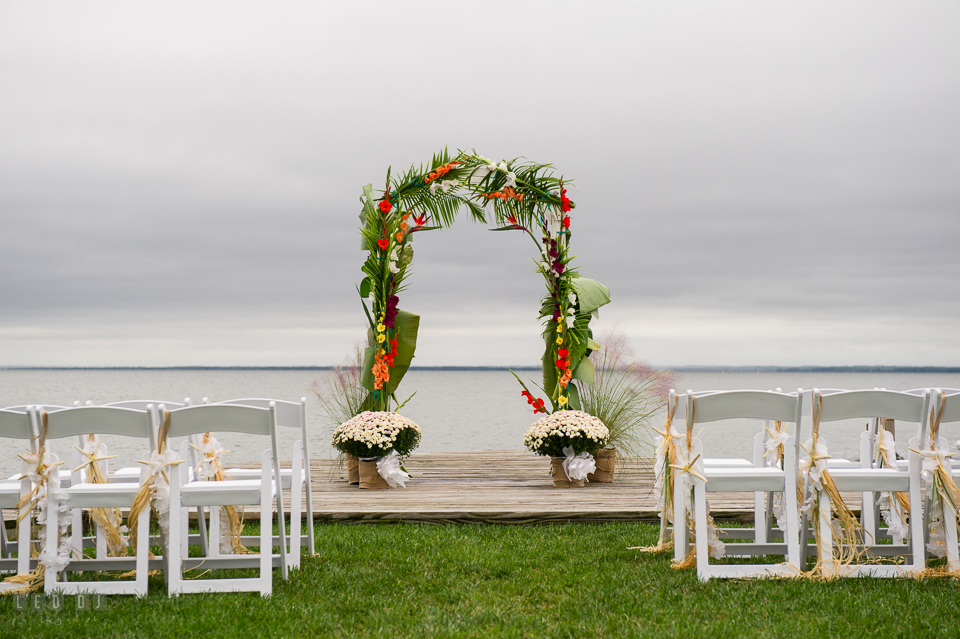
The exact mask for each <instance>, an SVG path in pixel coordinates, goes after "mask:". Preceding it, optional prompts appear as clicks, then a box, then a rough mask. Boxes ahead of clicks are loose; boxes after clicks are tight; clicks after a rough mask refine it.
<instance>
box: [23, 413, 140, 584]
mask: <svg viewBox="0 0 960 639" xmlns="http://www.w3.org/2000/svg"><path fill="white" fill-rule="evenodd" d="M39 417H40V419H41V426H40V433H41V442H46V441H50V440H54V439H62V438H66V437H71V438H72V437H78V436H83V435H88V434H97V435H117V436H124V437H135V438H139V439H143V440H145V441H144V442H143V443H144V445H145V448H146V447H147V446H150V448H151V451H148V452H147V453H146V454H147V455H149V452H152V448H153V446H152V442H153V433H154V431H155V428H156V423H155V422H154V420H153V419H152V415H151V412H150V411H147V410H143V411H140V410H133V409H130V408H116V407H102V406H82V407H76V408H66V409H63V410H59V411H56V412H52V413H46V412H41V413H40V415H39ZM139 491H140V482H139V481H134V482H123V483H121V482H116V483H103V484H95V483H88V482H86V481H83V477H82V476H81V473H80V472H77V473H75V474H74V476H73V478H72V481H71V483H70V486H69V488H66V489H64V490H63V492H64V493H65V497H66V501H65V505H66V507H68V508H71V509H73V508H81V509H82V508H126V509H129V508H130V507H132V506H133V502H134V499H135V498H136V496H137V493H138V492H139ZM75 534H77V533H75ZM59 537H60V531H59V528H58V527H57V526H49V525H48V526H47V533H46V548H45V551H46V552H47V553H49V554H51V556H56V555H57V554H58V548H59V544H60V539H59ZM131 541H132V543H133V544H135V545H134V548H135V549H136V558H130V557H104V556H102V555H101V556H98V557H97V558H96V559H86V558H81V559H76V558H75V559H73V560H71V561H70V563H69V564H68V565H67V566H66V568H65V569H64V570H63V571H61V572H60V574H59V575H57V574H45V575H44V591H45V592H46V593H48V594H49V593H52V592H55V591H59V592H62V593H64V594H77V593H80V592H95V593H100V594H133V595H136V596H137V597H143V596H144V595H146V594H147V573H148V570H149V557H150V509H149V508H146V509H144V510H143V511H142V512H141V513H140V516H139V518H138V520H137V537H136V539H135V540H131ZM130 568H133V569H135V570H136V576H135V577H134V579H132V580H119V579H118V580H116V581H68V580H67V575H68V573H69V572H76V571H89V570H94V571H108V570H129V569H130Z"/></svg>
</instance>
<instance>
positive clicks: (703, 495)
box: [693, 481, 710, 581]
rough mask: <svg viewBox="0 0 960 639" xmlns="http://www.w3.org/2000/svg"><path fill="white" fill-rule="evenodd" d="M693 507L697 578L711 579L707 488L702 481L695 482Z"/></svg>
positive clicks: (701, 579) (702, 579)
mask: <svg viewBox="0 0 960 639" xmlns="http://www.w3.org/2000/svg"><path fill="white" fill-rule="evenodd" d="M693 484H694V486H693V509H694V512H695V518H696V524H695V528H694V533H693V534H694V537H695V539H696V544H697V578H699V579H700V581H707V580H709V579H710V548H709V544H708V541H709V539H708V536H707V490H706V487H705V486H704V485H703V483H702V482H699V481H694V482H693Z"/></svg>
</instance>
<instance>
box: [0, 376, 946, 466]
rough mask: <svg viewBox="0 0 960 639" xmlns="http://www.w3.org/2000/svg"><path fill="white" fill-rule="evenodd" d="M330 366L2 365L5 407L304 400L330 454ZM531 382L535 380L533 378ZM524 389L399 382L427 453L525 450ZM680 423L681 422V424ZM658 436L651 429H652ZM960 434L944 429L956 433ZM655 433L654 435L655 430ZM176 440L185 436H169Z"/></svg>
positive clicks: (837, 428) (121, 445) (690, 379)
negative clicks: (317, 388) (325, 402)
mask: <svg viewBox="0 0 960 639" xmlns="http://www.w3.org/2000/svg"><path fill="white" fill-rule="evenodd" d="M518 373H519V374H520V376H521V378H523V379H524V380H525V381H526V380H531V381H532V382H534V383H535V382H537V381H538V379H539V371H536V370H530V371H518ZM329 374H330V373H329V372H328V371H325V370H302V369H292V370H282V369H280V370H277V369H269V370H267V369H241V370H236V369H213V370H196V369H187V370H166V369H164V370H155V369H135V370H124V369H84V370H74V369H28V370H22V369H0V407H3V406H14V405H20V404H54V405H64V406H72V405H73V403H74V402H75V401H80V402H82V403H85V402H87V401H91V402H93V403H94V404H101V403H107V402H113V401H120V400H129V399H151V400H157V401H160V402H162V401H171V402H182V401H184V399H185V398H188V397H189V398H191V400H192V401H193V402H195V403H197V402H200V401H202V400H203V398H208V399H209V400H210V401H224V400H229V399H235V398H243V397H268V398H275V399H285V400H290V401H299V400H300V398H301V397H306V398H307V424H308V430H309V446H310V452H311V456H312V457H314V458H317V457H329V456H332V454H333V453H332V451H331V449H330V446H329V442H330V432H331V430H332V428H333V426H334V425H333V424H330V423H329V420H328V419H327V418H326V415H325V413H324V412H323V410H322V407H321V404H320V402H319V401H318V399H317V397H316V395H315V394H314V393H313V392H312V390H311V387H312V386H314V385H316V384H318V383H319V384H320V385H321V386H322V385H323V381H324V378H325V376H327V375H329ZM528 386H530V388H531V389H533V388H534V386H532V385H530V384H529V383H528ZM675 386H676V388H677V390H678V392H683V391H685V390H687V389H691V390H695V391H701V390H732V389H763V390H772V389H776V388H780V389H783V391H785V392H789V391H795V390H797V389H798V388H803V389H810V388H813V387H817V388H844V389H858V388H887V389H892V390H908V389H913V388H930V387H945V388H960V374H943V373H812V372H783V373H780V372H766V371H764V372H759V373H743V372H686V373H683V374H682V375H681V376H680V377H679V379H678V380H677V382H676V384H675ZM521 390H522V389H521V388H520V386H519V385H518V384H517V381H516V380H515V379H514V377H513V375H511V374H510V372H509V371H506V370H430V369H421V370H416V369H415V370H411V371H409V372H408V373H407V376H406V377H405V378H404V380H403V383H402V384H401V386H400V389H399V392H398V396H401V398H402V399H403V398H406V397H408V396H409V395H410V394H412V393H414V392H416V395H415V396H414V397H413V399H412V400H411V401H410V403H409V404H407V406H406V407H405V408H404V409H403V411H402V412H403V414H405V415H406V416H407V417H409V418H411V419H413V420H414V421H415V422H416V423H417V424H418V425H419V426H420V428H421V430H422V431H423V441H422V443H421V445H420V448H419V449H418V451H420V452H456V451H477V450H502V449H508V450H522V449H523V435H524V433H525V432H526V429H527V427H528V426H529V424H530V423H531V422H532V421H533V420H534V417H533V413H532V411H530V409H529V407H528V405H527V402H526V401H525V400H524V399H523V397H521V395H520V391H521ZM864 422H865V420H851V421H850V422H840V423H837V424H830V425H825V426H824V427H823V428H822V430H821V433H822V434H823V435H824V437H825V438H826V439H827V441H828V443H829V446H830V452H831V454H832V455H833V456H835V457H846V458H850V459H855V458H857V450H858V444H857V442H858V438H859V434H860V432H861V431H862V430H863V428H864ZM662 423H663V415H662V414H660V415H658V416H656V417H655V418H654V419H653V420H652V421H651V424H650V425H651V426H656V427H658V428H659V427H660V426H661V425H662ZM678 426H679V427H680V429H681V430H683V426H682V424H681V425H678ZM802 429H803V430H802V433H801V439H806V438H808V437H809V425H808V424H804V425H803V426H802ZM650 432H651V434H652V431H650ZM756 432H758V427H757V425H756V424H753V423H749V422H743V423H741V422H736V421H732V422H723V423H718V424H709V425H707V427H706V428H703V429H702V430H701V431H699V433H698V434H699V436H700V438H701V440H702V441H703V443H704V449H705V454H706V456H708V457H743V458H748V459H749V458H750V456H751V455H752V452H751V451H752V440H753V436H754V435H755V434H756ZM914 432H915V425H906V424H902V425H899V424H898V430H897V440H898V444H897V448H898V452H899V453H900V454H901V455H904V454H905V452H906V443H907V441H908V440H909V437H910V436H912V435H913V434H914ZM958 435H960V433H950V432H946V433H945V436H947V437H948V438H952V439H951V443H952V441H953V440H955V439H956V438H957V436H958ZM279 439H280V445H281V447H282V448H283V452H282V453H281V456H282V458H284V459H289V458H290V450H291V448H292V445H293V442H294V441H295V440H296V439H299V432H297V431H294V430H292V429H282V430H281V432H280V437H279ZM651 440H652V435H651ZM105 441H106V444H107V446H108V452H109V454H115V455H117V458H116V459H113V460H111V461H110V467H111V468H116V467H118V466H136V465H137V464H136V460H138V459H145V455H146V451H145V450H143V448H144V447H143V446H142V444H141V443H139V442H134V440H129V439H127V438H124V437H118V436H111V437H108V438H106V440H105ZM220 441H221V444H222V445H223V447H224V448H225V449H227V450H229V451H231V452H230V453H228V454H226V455H225V457H224V461H225V463H227V464H230V463H240V462H254V461H257V460H259V458H260V454H261V453H262V451H263V450H264V448H265V447H267V446H269V442H265V441H258V438H254V437H251V436H243V435H233V434H223V435H222V436H221V437H220ZM74 443H75V441H69V442H68V441H58V442H51V445H50V449H51V450H52V451H53V452H55V453H56V454H57V455H58V456H59V457H60V459H63V460H66V461H67V462H68V463H69V461H70V454H71V450H72V447H73V444H74ZM171 444H172V446H178V445H179V444H178V442H171ZM18 452H20V451H19V449H18V447H17V446H16V445H13V443H12V442H11V440H0V477H6V476H9V475H10V474H12V473H14V472H19V471H20V470H21V466H22V464H21V462H20V460H19V459H18V458H17V453H18Z"/></svg>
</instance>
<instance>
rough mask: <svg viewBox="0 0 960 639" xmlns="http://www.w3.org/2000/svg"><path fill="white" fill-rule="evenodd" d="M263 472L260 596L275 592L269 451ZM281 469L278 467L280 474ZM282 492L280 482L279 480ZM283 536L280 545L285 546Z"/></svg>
mask: <svg viewBox="0 0 960 639" xmlns="http://www.w3.org/2000/svg"><path fill="white" fill-rule="evenodd" d="M262 461H263V472H262V474H261V477H260V596H261V597H269V596H270V595H271V594H272V593H273V516H272V514H271V513H272V508H271V502H272V501H273V499H271V494H270V482H272V481H273V477H272V476H271V475H272V473H271V469H272V466H273V457H272V456H271V455H270V452H269V451H267V452H266V453H265V454H264V457H263V460H262ZM279 472H280V469H279V468H278V469H277V473H278V474H279ZM277 492H278V493H280V482H279V481H278V482H277ZM283 543H284V540H283V536H282V535H281V537H280V545H281V546H283Z"/></svg>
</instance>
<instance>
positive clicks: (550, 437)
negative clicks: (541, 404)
mask: <svg viewBox="0 0 960 639" xmlns="http://www.w3.org/2000/svg"><path fill="white" fill-rule="evenodd" d="M609 436H610V431H608V430H607V427H606V426H604V425H603V422H601V421H600V420H599V419H597V418H596V417H594V416H592V415H588V414H586V413H584V412H582V411H579V410H561V411H557V412H555V413H553V414H551V415H546V416H545V417H541V418H540V419H538V420H537V421H535V422H533V423H532V424H530V428H529V429H528V430H527V434H526V435H525V436H524V437H523V443H524V445H525V446H526V447H527V448H528V449H529V450H532V451H533V452H535V453H536V454H538V455H545V456H549V457H563V456H564V453H563V449H564V448H566V447H568V446H569V447H570V448H573V452H574V454H575V455H578V454H580V453H591V454H593V453H594V452H595V451H596V450H597V449H598V448H601V447H603V446H604V445H605V444H606V443H607V438H608V437H609Z"/></svg>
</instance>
